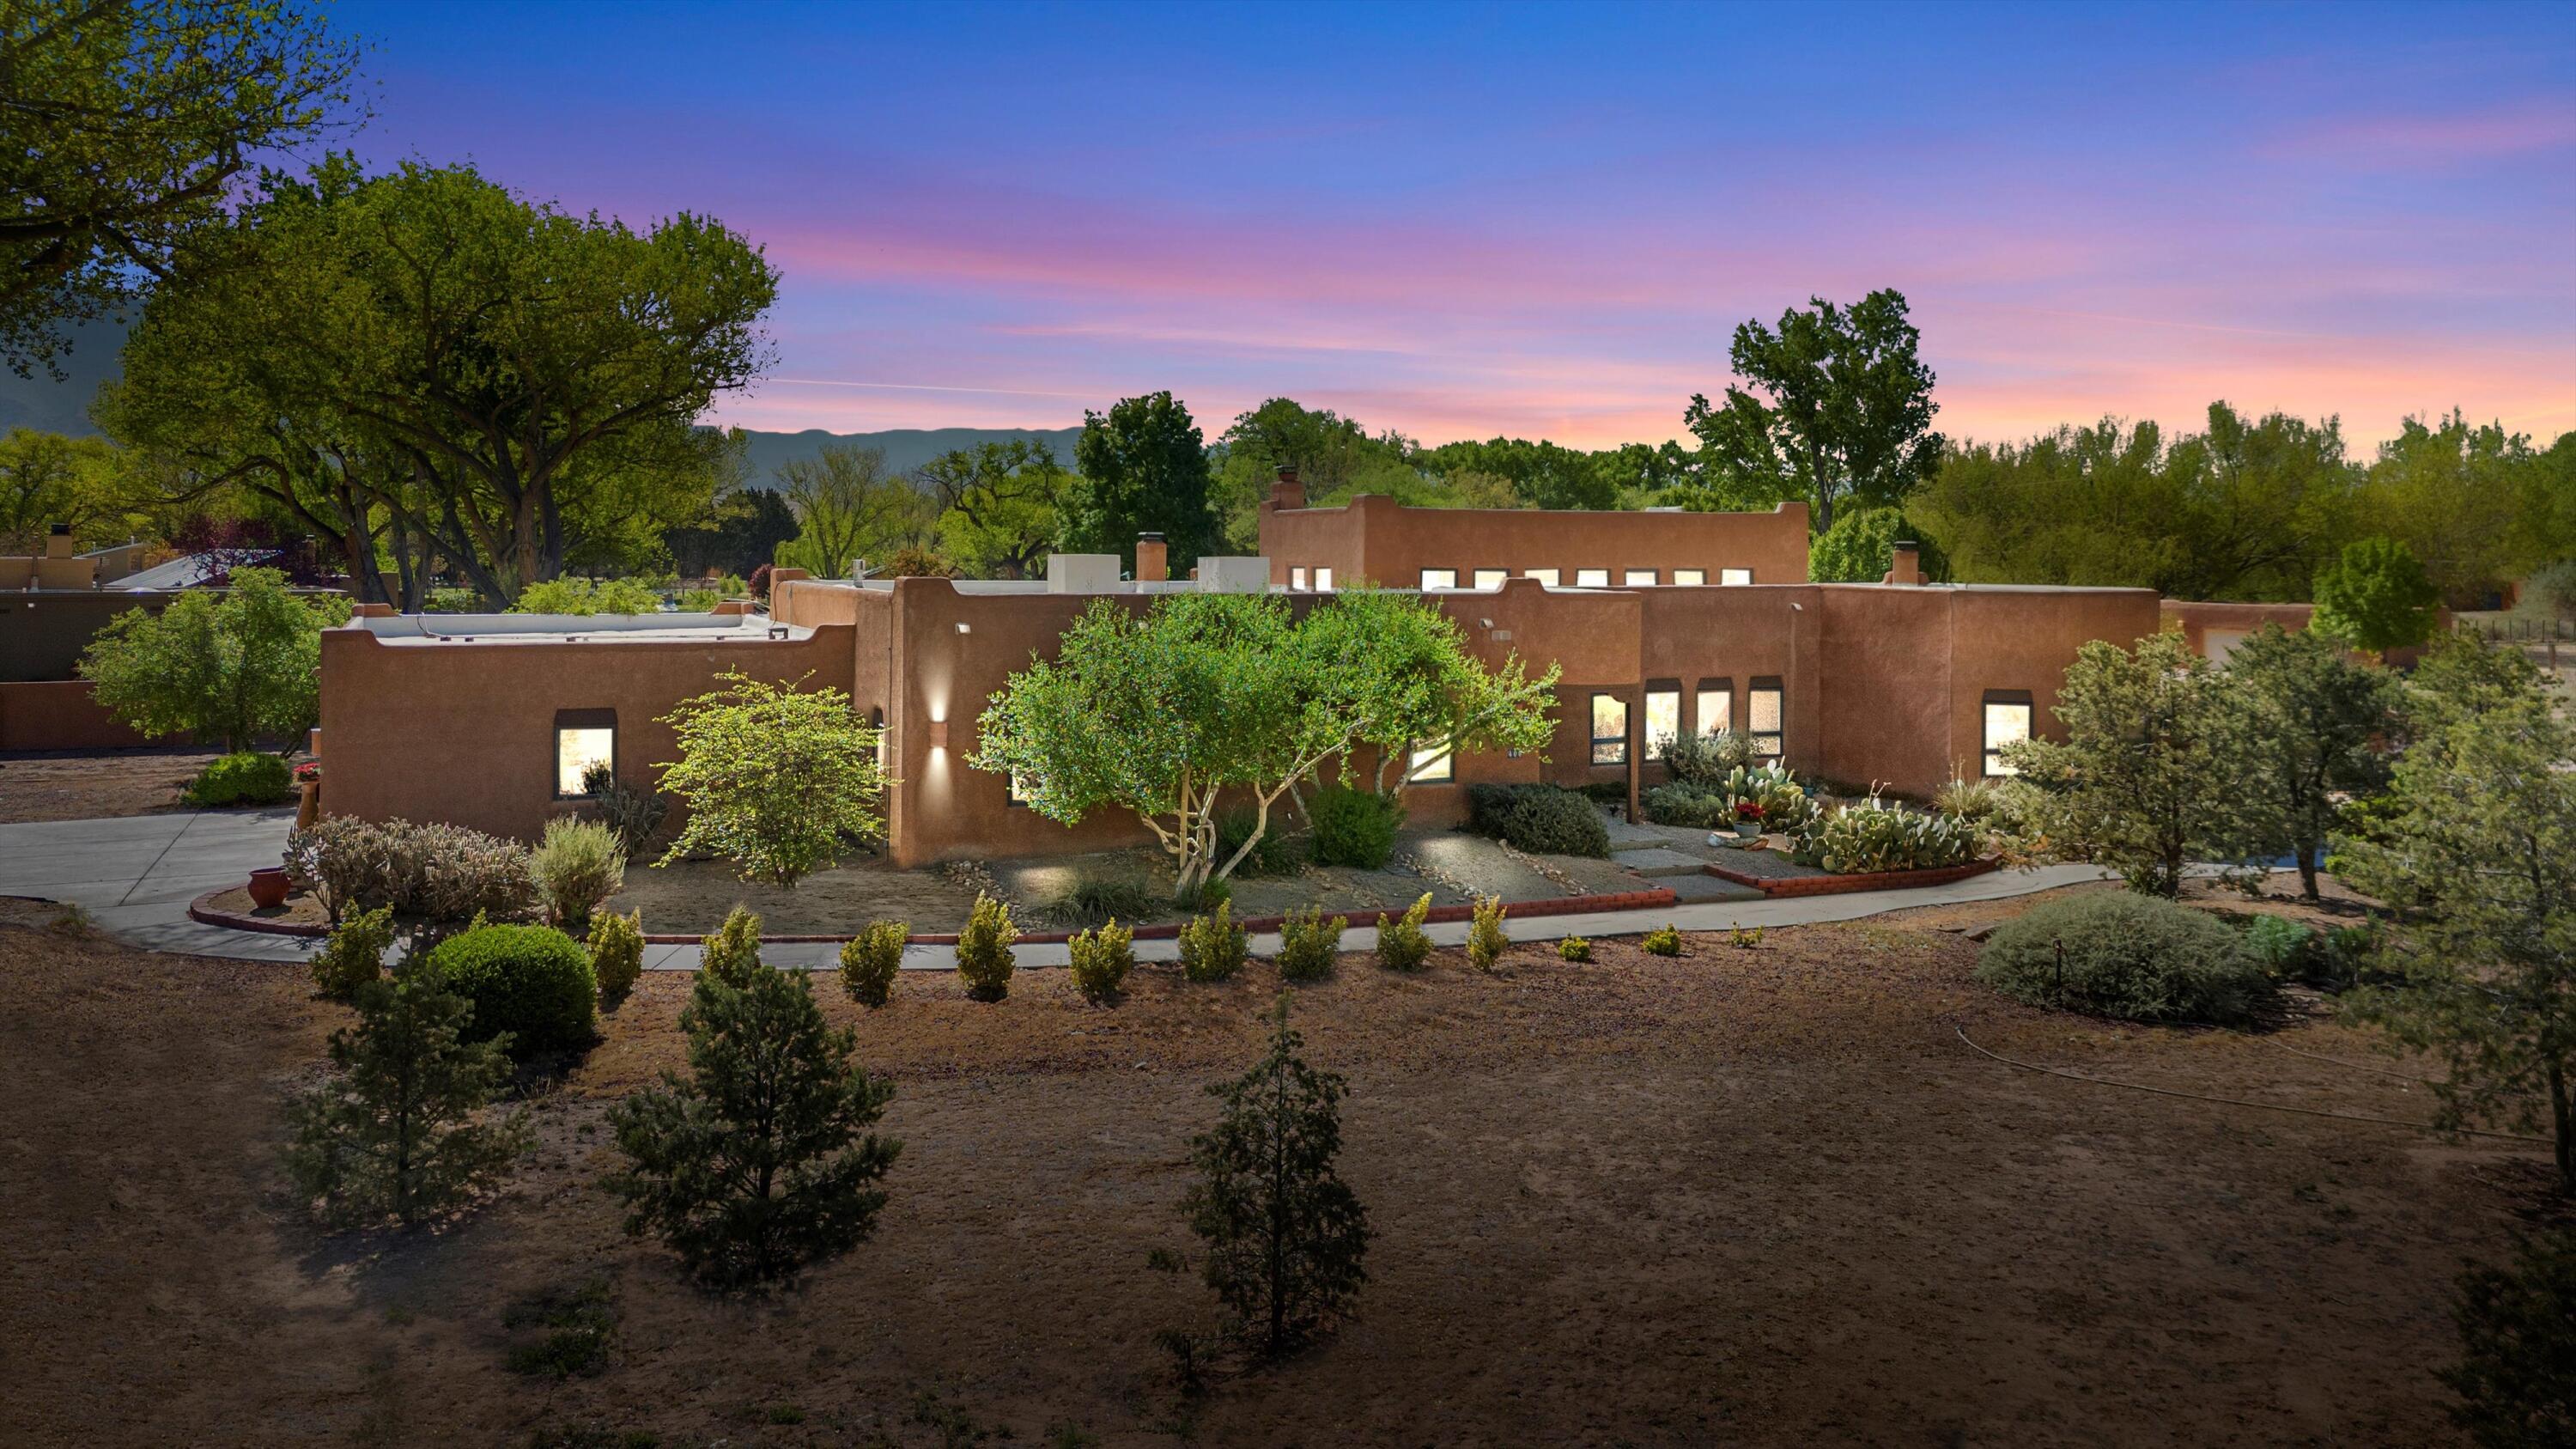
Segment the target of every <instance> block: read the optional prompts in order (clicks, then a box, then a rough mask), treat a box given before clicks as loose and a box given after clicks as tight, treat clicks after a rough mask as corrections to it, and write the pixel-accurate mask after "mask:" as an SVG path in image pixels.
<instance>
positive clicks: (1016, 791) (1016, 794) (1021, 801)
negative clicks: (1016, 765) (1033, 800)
mask: <svg viewBox="0 0 2576 1449" xmlns="http://www.w3.org/2000/svg"><path fill="white" fill-rule="evenodd" d="M1011 803H1012V804H1014V805H1026V804H1027V803H1029V782H1028V779H1027V777H1026V776H1024V775H1022V774H1021V773H1020V772H1019V771H1017V770H1013V771H1012V772H1011Z"/></svg>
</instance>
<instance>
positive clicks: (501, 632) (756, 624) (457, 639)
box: [349, 614, 814, 645]
mask: <svg viewBox="0 0 2576 1449" xmlns="http://www.w3.org/2000/svg"><path fill="white" fill-rule="evenodd" d="M349 623H350V624H351V625H353V626H355V627H357V628H360V629H364V630H366V631H367V632H368V633H370V634H372V635H374V636H375V637H376V638H377V639H378V640H379V641H380V642H383V643H386V644H405V645H421V644H570V643H576V642H577V643H583V644H753V643H768V642H770V641H771V640H772V639H773V638H776V637H778V636H779V635H780V633H781V631H784V636H785V637H786V638H788V639H810V638H812V637H814V631H813V630H812V629H810V628H806V627H803V626H800V625H795V624H781V623H778V622H776V621H775V620H773V619H771V618H770V617H769V616H768V615H767V614H394V615H388V616H382V617H376V618H363V617H362V618H356V619H351V620H350V621H349Z"/></svg>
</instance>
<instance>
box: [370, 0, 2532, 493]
mask: <svg viewBox="0 0 2576 1449" xmlns="http://www.w3.org/2000/svg"><path fill="white" fill-rule="evenodd" d="M335 14H336V15H337V16H338V18H339V21H340V23H341V24H342V25H343V26H344V27H345V28H347V29H349V30H352V31H354V32H356V33H358V34H359V35H361V36H362V37H364V38H365V39H366V40H367V41H368V42H369V43H370V44H371V46H372V47H373V49H372V51H371V54H370V58H369V65H368V74H369V77H370V81H371V92H372V98H373V103H374V106H375V119H374V121H373V122H372V123H371V124H370V125H369V126H368V127H367V128H366V130H364V131H363V132H361V133H360V134H359V136H358V137H357V145H358V147H359V149H360V150H361V151H362V152H363V153H365V154H367V155H369V156H371V157H373V158H375V159H378V160H382V161H390V160H392V159H395V158H399V157H405V156H416V157H419V158H422V159H426V160H431V161H449V160H459V159H469V158H470V159H472V160H473V161H475V162H476V163H477V164H478V165H480V166H481V167H483V169H484V170H485V171H486V173H487V174H489V175H491V176H492V177H494V178H495V179H497V180H499V181H502V182H504V183H506V184H508V185H510V186H512V187H514V188H517V189H519V190H521V191H523V192H525V193H527V194H529V195H531V196H535V197H539V198H543V199H550V200H554V201H557V202H559V203H561V204H562V205H564V206H566V207H568V208H572V209H576V210H589V209H599V210H603V211H608V212H613V213H616V214H618V215H621V216H624V217H626V218H628V219H629V220H632V221H636V222H646V221H649V220H650V219H651V218H653V217H655V216H658V215H665V214H668V213H670V212H672V211H676V210H691V211H699V212H706V213H712V214H714V215H716V216H718V217H721V218H722V219H724V220H725V221H726V222H727V223H728V224H729V225H731V226H733V227H735V228H736V229H737V230H740V231H742V232H744V233H745V234H747V235H748V236H750V237H751V238H752V239H753V240H755V241H757V242H759V243H761V244H762V245H764V246H765V247H767V248H768V250H769V254H770V256H771V258H772V259H773V261H775V262H776V263H777V264H778V265H779V267H780V268H781V269H782V271H783V273H784V275H785V283H784V290H783V295H782V299H781V302H780V305H779V308H778V310H777V312H776V313H775V314H774V316H773V318H772V320H771V331H772V334H773V336H774V337H775V339H776V341H777V343H778V347H779V353H780V363H779V366H778V367H777V369H776V371H775V376H774V377H773V378H772V379H771V380H769V381H768V382H766V383H764V384H763V385H762V386H761V387H759V388H758V389H756V390H755V391H754V392H752V393H751V394H749V395H748V396H743V397H737V398H732V399H729V400H728V401H727V402H726V404H725V405H724V408H723V414H724V416H726V417H728V418H730V419H732V420H735V421H741V422H744V423H747V424H750V425H754V426H762V427H803V426H821V427H831V428H834V429H837V430H844V431H847V430H856V429H862V428H877V427H894V426H931V425H939V424H947V423H966V424H980V425H988V426H998V425H1032V426H1037V425H1060V424H1063V423H1066V422H1072V421H1077V420H1078V419H1079V416H1080V413H1081V411H1082V409H1083V408H1085V407H1098V406H1103V405H1105V404H1106V403H1107V402H1109V401H1111V400H1113V399H1115V398H1116V397H1118V396H1121V395H1124V394H1128V393H1134V392H1139V391H1145V390H1150V389H1154V388H1163V387H1169V388H1172V389H1173V390H1175V391H1176V392H1178V393H1179V394H1180V395H1181V396H1182V397H1183V398H1184V399H1185V400H1186V401H1188V402H1189V403H1190V404H1191V406H1192V407H1193V409H1194V410H1195V411H1196V412H1197V413H1198V415H1199V416H1200V418H1201V420H1202V421H1203V422H1204V423H1206V424H1207V425H1208V427H1209V430H1210V432H1211V433H1213V432H1214V431H1216V430H1217V429H1219V428H1221V427H1222V426H1223V424H1224V422H1225V420H1226V419H1227V418H1229V417H1230V416H1231V415H1232V414H1233V413H1235V412H1237V411H1240V410H1242V409H1244V408H1247V407H1250V406H1252V405H1253V404H1255V403H1257V402H1259V401H1260V400H1261V399H1262V398H1263V397H1267V396H1271V395H1277V394H1286V395H1291V396H1295V397H1297V398H1299V399H1301V400H1303V401H1306V402H1308V403H1310V404H1316V405H1327V406H1333V407H1337V408H1340V409H1342V410H1343V411H1345V412H1346V413H1350V414H1352V415H1355V416H1357V417H1359V418H1361V419H1362V420H1363V421H1364V422H1366V423H1368V424H1370V425H1371V426H1373V427H1396V428H1400V429H1402V430H1404V431H1406V432H1408V433H1411V434H1414V435H1416V436H1419V437H1423V438H1425V439H1426V440H1430V441H1440V440H1445V439H1447V438H1452V437H1461V436H1491V435H1493V434H1496V433H1507V434H1514V435H1519V436H1528V437H1537V436H1548V437H1555V438H1558V439H1559V440H1561V441H1566V442H1572V443H1579V444H1586V445H1603V444H1607V443H1611V442H1617V441H1623V440H1627V439H1632V438H1644V439H1660V438H1663V437H1669V436H1672V435H1674V434H1675V433H1676V432H1677V431H1678V429H1679V426H1680V414H1681V409H1682V406H1683V403H1684V401H1685V400H1686V399H1687V397H1688V396H1689V394H1690V393H1692V392H1693V391H1705V392H1711V393H1714V392H1715V391H1717V390H1718V389H1720V388H1722V387H1723V386H1724V385H1725V382H1726V380H1727V368H1726V344H1727V340H1728V336H1729V334H1730V333H1731V331H1732V329H1733V327H1734V326H1735V324H1736V323H1738V322H1740V321H1742V320H1744V319H1745V318H1748V317H1754V316H1760V317H1764V318H1766V319H1767V318H1772V317H1776V316H1777V315H1778V313H1779V312H1780V311H1781V310H1782V309H1783V308H1785V307H1788V306H1792V305H1798V304H1802V303H1804V302H1805V300H1806V299H1807V298H1808V297H1809V296H1810V295H1812V294H1821V295H1825V296H1829V297H1835V298H1840V299H1846V300H1848V299H1850V298H1853V297H1857V296H1858V295H1859V294H1861V293H1862V292H1865V291H1867V290H1869V289H1871V288H1873V287H1879V286H1894V287H1897V288H1899V289H1900V290H1902V291H1904V292H1905V293H1906V295H1907V297H1908V298H1909V299H1910V300H1911V302H1912V303H1913V307H1914V311H1915V317H1916V321H1917V323H1918V324H1919V325H1920V326H1921V327H1922V328H1923V331H1924V350H1925V354H1926V356H1927V358H1928V359H1929V360H1930V361H1931V363H1932V365H1933V367H1934V369H1935V370H1936V372H1938V373H1939V375H1940V386H1939V389H1938V392H1937V394H1936V395H1937V397H1938V400H1939V401H1940V402H1941V404H1942V415H1941V418H1940V425H1941V426H1942V427H1943V428H1944V429H1945V430H1947V431H1949V432H1952V433H1953V434H1964V435H1971V436H1979V437H2007V436H2018V435H2023V434H2027V433H2030V432H2035V431H2038V430H2041V429H2044V428H2047V427H2050V426H2054V425H2055V424H2057V423H2059V422H2082V421H2089V420H2091V419H2093V418H2097V417H2100V416H2103V415H2105V414H2110V415H2117V416H2122V417H2132V418H2137V417H2154V418H2158V419H2161V420H2163V421H2165V422H2167V423H2168V424H2174V425H2183V426H2189V425H2191V424H2192V423H2193V422H2194V421H2195V420H2196V418H2197V417H2198V415H2199V413H2200V411H2201V409H2202V408H2204V407H2205V406H2206V404H2207V403H2209V402H2210V401H2212V400H2213V399H2218V398H2226V399H2228V400H2229V401H2232V402H2235V403H2236V404H2238V405H2239V406H2242V407H2247V408H2253V409H2261V410H2268V409H2271V408H2284V409H2288V410H2291V411H2294V412H2299V413H2302V414H2305V415H2309V416H2322V415H2326V414H2340V415H2342V416H2343V417H2344V418H2345V420H2346V427H2347V431H2348V433H2350V434H2351V435H2352V436H2353V437H2354V438H2356V439H2357V440H2360V441H2362V442H2367V441H2369V440H2372V439H2376V438H2378V437H2382V436H2385V435H2387V434H2388V433H2390V432H2392V431H2394V429H2395V427H2396V425H2397V423H2398V420H2399V419H2400V418H2401V417H2402V416H2404V415H2406V414H2408V413H2425V412H2432V411H2439V410H2446V409H2448V408H2450V407H2452V406H2455V405H2456V406H2460V407H2464V408H2466V409H2467V410H2468V411H2469V412H2470V414H2471V415H2472V416H2474V417H2478V418H2482V419H2483V418H2490V417H2492V418H2501V419H2502V420H2504V421H2505V422H2506V423H2507V424H2508V425H2510V426H2514V427H2517V428H2520V429H2523V430H2526V431H2531V432H2535V433H2543V434H2550V435H2554V434H2555V433H2557V432H2559V431H2563V430H2566V429H2568V428H2571V427H2576V6H2571V5H2562V6H2550V7H2541V6H2528V7H2514V6H2505V7H2459V6H2452V7H2440V8H2434V7H2422V6H2418V7H2406V8H2398V7H2372V6H2353V5H2340V6H2332V7H2325V6H2305V5H2300V6H2258V7H2224V8H2220V7H2196V6H2169V5H2168V6H2091V7H2076V6H2063V5H2061V6H1980V7H1933V6H1842V7H1798V8H1788V7H1767V6H1766V7H1753V6H1694V7H1663V6H1647V7H1606V6H1508V7H1506V6H1403V7H1359V6H1321V5H1303V6H1293V7H1261V6H1208V5H1199V6H1172V7H1165V6H1114V7H1097V6H1057V5H1047V6H941V7H937V8H915V7H901V6H869V7H850V6H803V5H730V6H709V5H650V6H618V7H610V6H605V5H581V6H546V5H511V6H501V5H393V4H350V5H343V6H340V7H338V8H337V10H336V11H335Z"/></svg>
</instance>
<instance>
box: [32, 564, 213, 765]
mask: <svg viewBox="0 0 2576 1449" xmlns="http://www.w3.org/2000/svg"><path fill="white" fill-rule="evenodd" d="M75 547H76V545H75V544H74V543H73V541H72V530H71V525H69V524H66V523H57V524H54V525H53V526H52V527H51V529H50V530H49V531H48V532H47V534H46V536H45V541H44V550H43V552H41V553H35V554H0V750H84V749H118V748H126V747H129V746H135V745H142V744H146V743H149V742H148V741H146V740H145V739H144V738H143V737H142V736H141V735H138V734H136V733H135V732H134V731H133V730H131V729H128V728H127V727H126V726H125V725H124V724H122V723H121V722H119V721H118V720H117V719H116V718H115V716H113V715H111V714H109V713H108V712H107V711H106V710H104V709H102V708H100V707H99V705H98V702H97V701H96V700H95V699H93V698H92V697H91V694H90V686H89V681H87V680H85V679H81V678H79V677H77V676H76V675H75V674H74V672H73V671H74V669H75V668H76V666H78V664H79V663H80V657H81V653H82V651H83V650H86V649H87V648H88V647H89V643H90V640H91V639H93V638H95V637H97V634H98V631H99V630H100V629H102V628H104V627H106V625H107V622H108V620H110V619H113V618H115V617H116V616H117V615H119V614H122V613H125V612H126V611H127V610H130V609H143V610H146V611H148V612H154V613H157V612H159V611H160V610H161V609H163V608H165V607H167V606H168V605H169V602H170V600H171V599H173V598H175V597H177V595H176V594H175V593H174V592H171V591H169V590H165V589H158V588H156V587H155V586H154V584H153V583H152V581H151V579H150V578H149V577H148V576H147V574H148V571H147V573H137V572H136V565H137V564H138V563H140V562H141V558H142V555H143V553H144V552H145V549H144V546H143V545H142V544H139V543H121V544H115V545H112V546H110V547H107V548H100V549H92V550H90V551H89V552H87V553H76V552H74V548H75Z"/></svg>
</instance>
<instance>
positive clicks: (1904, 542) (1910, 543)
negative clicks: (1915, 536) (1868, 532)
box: [1890, 538, 1917, 548]
mask: <svg viewBox="0 0 2576 1449" xmlns="http://www.w3.org/2000/svg"><path fill="white" fill-rule="evenodd" d="M1890 547H1893V548H1915V547H1917V545H1916V544H1915V542H1914V540H1912V539H1910V538H1900V539H1898V540H1897V541H1896V542H1895V543H1894V544H1892V545H1890Z"/></svg>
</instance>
